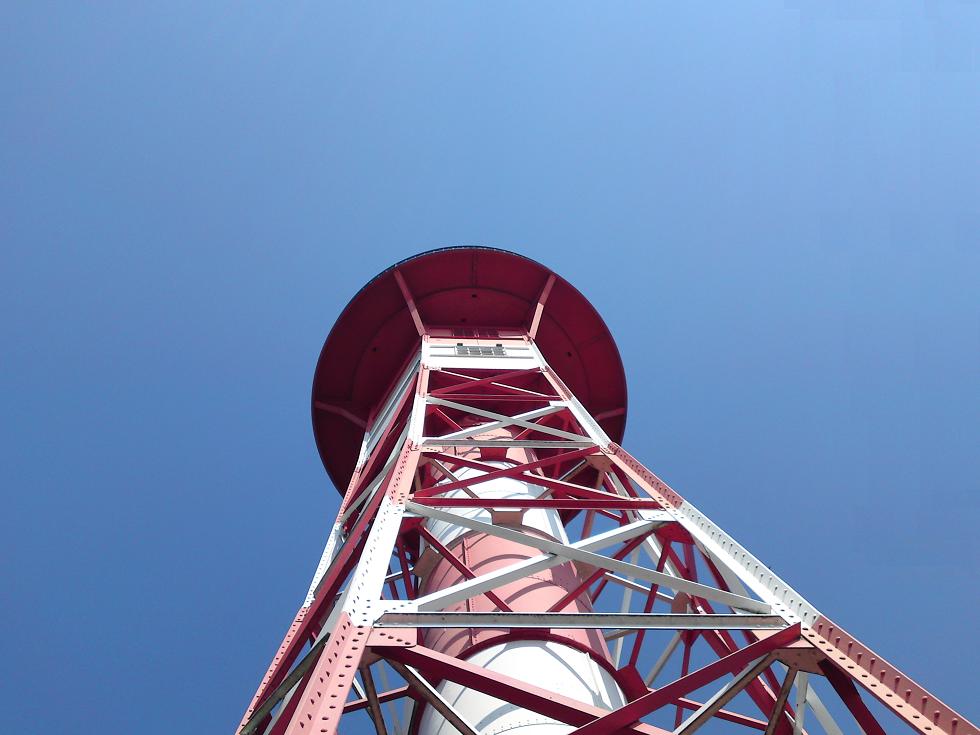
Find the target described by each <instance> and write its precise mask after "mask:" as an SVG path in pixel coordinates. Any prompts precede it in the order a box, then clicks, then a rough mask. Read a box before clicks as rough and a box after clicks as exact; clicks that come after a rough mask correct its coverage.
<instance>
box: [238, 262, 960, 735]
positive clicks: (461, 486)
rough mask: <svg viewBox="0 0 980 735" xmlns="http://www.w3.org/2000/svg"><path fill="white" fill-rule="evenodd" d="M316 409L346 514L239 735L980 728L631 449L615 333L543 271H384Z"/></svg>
mask: <svg viewBox="0 0 980 735" xmlns="http://www.w3.org/2000/svg"><path fill="white" fill-rule="evenodd" d="M312 402H313V405H312V410H313V431H314V435H315V437H316V443H317V447H318V449H319V452H320V457H321V459H322V460H323V464H324V466H325V468H326V470H327V472H328V474H329V475H330V478H331V479H332V480H333V482H334V484H335V485H336V486H337V488H339V489H340V490H341V493H342V500H341V503H340V510H339V512H338V515H337V519H336V521H335V523H334V524H333V527H332V528H331V529H329V535H328V537H327V542H326V548H325V549H324V552H323V556H322V558H321V559H320V562H319V565H318V566H317V568H316V572H315V574H314V576H313V581H312V583H311V585H310V588H309V591H308V592H307V594H306V597H305V599H304V600H303V602H302V604H301V605H300V608H299V611H298V612H297V613H296V617H295V619H294V620H293V622H292V624H291V625H290V626H289V629H288V631H287V632H286V636H285V638H284V639H283V642H282V645H281V646H280V647H279V650H278V651H277V652H276V653H275V656H274V657H273V659H272V663H271V664H270V665H269V668H268V670H267V672H266V674H265V676H264V677H263V678H262V681H261V683H260V684H259V688H258V691H257V692H256V693H255V696H254V697H253V699H252V702H251V704H250V705H249V707H248V709H247V711H246V713H245V716H244V718H243V719H242V722H241V725H240V726H239V728H238V730H237V733H238V735H253V734H254V735H284V734H285V735H299V734H301V733H302V734H307V733H318V734H319V733H328V734H332V733H337V732H341V733H351V734H357V733H369V732H376V733H377V734H378V735H388V734H390V735H453V734H455V733H461V734H462V735H501V734H504V735H564V734H566V733H574V735H609V734H611V733H637V734H640V733H642V734H644V735H665V734H666V733H685V734H687V733H693V732H696V731H698V730H701V731H702V732H704V733H740V732H744V733H751V732H756V733H765V735H773V734H775V733H778V734H779V735H799V734H800V733H827V735H841V734H843V733H847V734H848V735H850V734H851V733H865V734H866V735H880V734H881V733H886V732H887V733H892V732H903V731H905V732H908V731H912V732H918V733H922V734H923V735H925V734H926V733H928V734H929V735H977V733H978V729H977V727H976V726H975V725H973V724H972V723H970V722H969V721H967V720H966V719H965V718H964V717H962V716H961V715H959V714H957V713H956V712H955V711H953V710H952V709H951V708H950V707H948V706H947V705H946V704H944V703H943V702H942V701H941V700H939V699H938V698H937V697H936V696H935V695H933V694H932V693H930V692H929V691H927V690H926V689H924V688H923V687H922V686H921V685H919V684H917V683H916V682H915V681H913V680H912V679H910V678H909V677H908V676H906V675H905V674H903V673H902V672H901V671H899V670H898V669H897V668H896V667H895V666H893V665H892V664H890V663H888V661H887V660H885V659H884V658H882V657H881V656H880V655H878V654H877V653H875V652H874V651H872V650H871V649H869V648H868V647H867V646H865V645H864V644H862V643H861V642H860V641H858V640H857V639H855V638H854V637H853V636H852V635H850V634H849V633H848V632H847V631H846V630H844V629H843V628H841V627H840V626H839V625H837V623H835V622H833V621H832V620H830V619H829V618H827V617H826V616H825V615H824V614H823V613H821V612H820V611H818V610H817V609H816V608H814V607H813V605H811V604H810V603H808V602H807V601H806V600H805V599H804V598H803V597H802V596H801V595H800V594H799V593H798V592H796V591H795V590H794V589H793V588H792V587H790V586H789V585H788V584H787V583H786V582H784V581H783V580H782V579H780V578H779V577H777V576H776V575H775V574H774V573H773V572H772V570H771V569H769V568H768V567H766V565H765V564H763V563H762V562H760V561H759V560H758V559H757V558H755V557H754V556H753V555H752V554H751V553H750V552H749V551H748V550H747V549H746V548H745V547H744V546H742V545H741V544H740V543H739V542H737V541H736V540H735V539H733V538H732V537H731V536H729V535H728V534H727V533H726V532H725V531H724V530H722V529H721V528H720V527H718V526H717V525H716V524H714V523H713V522H712V521H711V520H710V519H709V518H708V517H707V516H705V515H704V514H703V513H702V512H701V511H700V510H698V509H697V508H696V507H695V506H693V505H692V504H691V503H690V502H689V501H688V500H686V499H685V498H683V497H682V496H681V495H680V494H679V493H678V492H676V491H675V490H673V489H672V488H670V487H668V486H667V485H666V484H665V483H664V482H663V481H662V480H660V479H659V478H658V477H657V476H656V475H655V474H653V472H651V471H650V470H648V469H647V468H646V467H644V466H643V465H642V464H640V463H639V462H638V461H637V460H636V459H634V458H633V456H632V455H631V454H629V453H628V452H627V451H626V450H625V449H623V447H622V446H620V442H621V441H622V437H623V431H624V428H625V425H626V404H627V401H626V381H625V377H624V373H623V366H622V362H621V360H620V357H619V352H618V350H617V348H616V345H615V343H614V342H613V339H612V336H611V335H610V333H609V330H608V329H607V327H606V325H605V323H604V322H603V320H602V319H601V317H600V316H599V315H598V313H597V312H596V311H595V309H594V308H593V307H592V305H591V304H590V303H589V302H588V301H587V300H586V299H585V298H584V297H583V296H582V294H580V293H579V292H578V291H577V290H576V289H575V288H574V287H573V286H572V285H571V284H569V283H568V282H567V281H565V280H563V279H562V278H561V277H560V276H559V275H557V274H556V273H554V272H552V271H550V270H549V269H548V268H546V267H544V266H542V265H540V264H538V263H536V262H534V261H531V260H529V259H527V258H524V257H522V256H520V255H517V254H515V253H510V252H505V251H501V250H493V249H488V248H449V249H444V250H436V251H432V252H428V253H423V254H421V255H418V256H415V257H413V258H410V259H408V260H405V261H402V262H401V263H398V264H397V265H394V266H392V267H391V268H389V269H388V270H386V271H384V272H383V273H381V274H380V275H378V276H377V277H376V278H374V279H373V280H372V281H371V282H370V283H368V284H367V285H365V286H364V287H363V288H362V289H361V290H360V292H358V293H357V295H356V296H355V297H354V298H353V299H352V300H351V302H350V303H349V304H348V305H347V307H346V309H345V310H344V312H343V313H342V314H341V315H340V318H339V319H338V320H337V323H336V324H335V325H334V327H333V329H332V330H331V332H330V335H329V336H328V338H327V341H326V344H325V345H324V347H323V352H322V353H321V355H320V359H319V362H318V363H317V367H316V373H315V375H314V379H313V396H312Z"/></svg>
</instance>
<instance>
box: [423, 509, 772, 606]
mask: <svg viewBox="0 0 980 735" xmlns="http://www.w3.org/2000/svg"><path fill="white" fill-rule="evenodd" d="M407 507H408V509H409V510H410V511H411V512H413V513H417V514H419V515H423V516H427V517H429V518H442V519H446V520H451V519H453V518H456V522H457V523H459V524H460V525H463V526H466V527H467V528H470V529H472V530H474V531H484V532H486V533H489V534H493V535H494V536H499V537H500V538H504V539H508V540H510V541H517V542H518V543H522V544H526V545H527V546H533V547H534V548H536V549H540V550H542V551H547V552H549V553H551V554H556V555H557V556H560V557H563V558H565V559H570V560H572V561H578V562H583V563H585V564H591V565H592V566H594V567H599V568H601V569H608V570H610V571H616V572H620V573H622V574H625V575H627V576H632V577H636V578H638V579H645V580H647V581H648V582H656V583H657V584H662V585H665V586H667V587H670V588H671V589H673V590H677V591H679V592H687V593H689V594H691V595H694V596H697V597H703V598H704V599H707V600H713V601H716V602H720V603H722V604H725V605H730V606H732V607H733V608H740V609H742V610H746V611H748V612H754V613H764V614H768V613H769V612H770V607H769V605H768V604H766V603H765V602H759V601H758V600H753V599H751V598H748V597H742V596H741V595H735V594H732V593H731V592H725V591H723V590H719V589H716V588H714V587H709V586H708V585H704V584H700V583H698V582H691V581H689V580H686V579H683V578H681V577H674V576H671V575H669V574H663V573H661V572H657V571H654V570H652V569H647V568H646V567H641V566H637V565H635V564H630V563H629V562H625V561H619V560H618V559H611V558H609V557H607V556H602V555H601V554H596V553H594V552H591V551H585V550H584V549H582V548H579V547H577V546H576V545H575V544H563V543H560V542H557V541H548V540H547V539H543V538H538V537H536V536H531V535H529V534H525V533H521V532H520V531H515V530H512V529H509V528H505V527H502V526H493V525H490V524H488V523H481V522H479V521H475V520H473V519H470V518H464V517H462V516H454V515H453V514H452V513H449V512H447V511H444V510H441V509H438V508H431V507H426V506H422V505H419V504H418V503H414V502H411V501H409V503H408V505H407Z"/></svg>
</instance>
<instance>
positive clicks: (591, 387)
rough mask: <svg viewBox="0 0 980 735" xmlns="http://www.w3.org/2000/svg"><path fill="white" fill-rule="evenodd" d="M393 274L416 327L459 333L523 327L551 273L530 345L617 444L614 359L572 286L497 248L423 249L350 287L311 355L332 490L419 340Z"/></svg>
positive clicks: (622, 389) (602, 328) (620, 378)
mask: <svg viewBox="0 0 980 735" xmlns="http://www.w3.org/2000/svg"><path fill="white" fill-rule="evenodd" d="M396 271H397V272H398V273H399V274H400V275H401V276H402V278H403V279H404V283H405V285H406V286H407V288H408V290H409V291H410V292H411V295H412V297H413V299H414V302H415V305H416V308H417V311H418V314H419V316H420V317H421V320H422V322H423V324H425V325H426V327H454V328H457V329H458V330H460V331H462V330H476V329H479V328H500V329H505V328H527V326H528V325H529V324H530V323H531V319H532V317H533V315H534V311H535V307H536V305H537V303H538V298H539V297H540V296H541V294H542V291H543V289H544V287H545V284H546V283H547V281H548V279H549V277H551V276H552V275H554V276H555V281H554V284H553V286H552V288H551V291H550V293H549V295H548V298H547V302H546V304H545V307H544V310H543V312H542V316H541V321H540V325H539V328H538V332H537V336H536V338H535V343H536V344H537V345H538V347H539V348H540V350H541V352H542V353H543V354H544V357H545V359H546V360H547V361H548V364H549V365H550V366H551V367H552V368H553V369H554V370H555V372H557V373H558V375H559V376H560V377H561V379H562V380H563V381H564V382H565V384H566V385H567V386H568V388H569V389H570V390H571V391H572V392H573V393H574V394H575V395H576V397H577V398H578V399H579V400H580V401H581V402H582V403H583V404H584V405H585V407H586V409H588V411H589V412H590V413H591V414H592V415H593V416H595V417H597V418H598V420H599V424H600V425H601V426H602V428H603V429H604V430H605V432H606V433H607V434H608V435H609V437H610V438H611V439H612V440H613V441H615V442H619V441H621V440H622V437H623V431H624V430H625V427H626V377H625V374H624V372H623V363H622V359H621V358H620V356H619V349H618V348H617V347H616V343H615V342H614V341H613V338H612V335H611V334H610V333H609V329H608V327H606V324H605V322H604V321H603V320H602V317H600V316H599V314H598V312H597V311H596V310H595V308H594V307H593V306H592V304H591V303H589V301H588V300H587V299H586V298H585V297H584V296H583V295H582V294H581V293H580V292H579V291H578V289H576V288H575V287H574V286H572V285H571V284H570V283H568V281H566V280H564V279H563V278H562V277H561V276H559V275H557V274H554V273H553V271H551V270H550V269H549V268H547V267H545V266H543V265H541V264H540V263H537V262H536V261H533V260H531V259H530V258H525V257H524V256H522V255H518V254H517V253H512V252H509V251H506V250H498V249H494V248H483V247H454V248H442V249H439V250H430V251H428V252H424V253H420V254H419V255H416V256H413V257H411V258H408V259H406V260H403V261H401V262H400V263H396V264H395V265H393V266H391V267H390V268H388V269H387V270H385V271H383V272H382V273H380V274H378V275H377V276H375V277H374V278H373V279H372V280H371V281H369V282H368V283H367V284H366V285H365V286H364V287H363V288H362V289H361V290H360V291H358V292H357V294H356V295H355V296H354V298H352V299H351V301H350V303H348V304H347V306H346V307H345V308H344V310H343V312H341V314H340V317H338V319H337V322H336V323H335V324H334V326H333V329H331V330H330V334H329V335H328V336H327V341H326V342H325V343H324V345H323V350H322V351H321V353H320V358H319V360H318V361H317V365H316V372H315V373H314V376H313V434H314V437H315V439H316V445H317V450H318V451H319V452H320V458H321V460H322V461H323V465H324V467H326V469H327V472H328V473H329V475H330V478H331V479H332V480H333V482H334V484H335V485H336V486H337V488H338V490H340V492H341V493H343V492H344V491H345V490H346V488H347V484H348V482H349V481H350V476H351V474H352V472H353V470H354V465H355V463H356V462H357V457H358V454H359V452H360V446H361V440H362V438H363V436H364V429H363V426H361V425H359V424H360V423H362V422H364V421H366V420H367V419H368V418H369V416H370V415H371V412H372V409H374V408H375V406H376V405H377V404H378V402H379V401H381V400H383V399H384V398H385V395H386V393H387V392H388V391H389V390H390V388H391V387H392V384H393V381H394V380H395V379H396V377H397V376H398V374H399V372H400V371H401V370H402V369H403V368H404V366H405V364H406V358H407V357H408V356H409V354H410V353H411V352H412V351H414V350H415V349H416V348H417V346H418V345H419V343H420V337H419V334H418V331H417V329H416V327H415V322H414V321H413V319H412V314H411V311H410V310H409V308H408V304H407V302H406V300H405V297H404V295H403V293H402V290H401V289H400V288H399V284H398V282H397V280H396V278H395V272H396ZM317 404H321V405H324V404H327V405H330V406H331V407H333V410H323V409H322V408H318V405H317ZM604 414H608V415H606V416H605V417H603V415H604Z"/></svg>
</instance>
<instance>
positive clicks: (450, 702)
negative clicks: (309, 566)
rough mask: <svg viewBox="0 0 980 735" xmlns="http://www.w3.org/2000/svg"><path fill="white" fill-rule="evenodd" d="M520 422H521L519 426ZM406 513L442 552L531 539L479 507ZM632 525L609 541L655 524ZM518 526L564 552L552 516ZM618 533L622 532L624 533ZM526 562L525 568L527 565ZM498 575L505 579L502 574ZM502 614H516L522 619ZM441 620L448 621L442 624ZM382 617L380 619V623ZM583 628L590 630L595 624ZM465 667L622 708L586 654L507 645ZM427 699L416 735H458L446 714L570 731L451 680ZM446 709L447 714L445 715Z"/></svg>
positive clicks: (516, 491) (511, 490)
mask: <svg viewBox="0 0 980 735" xmlns="http://www.w3.org/2000/svg"><path fill="white" fill-rule="evenodd" d="M446 403H448V402H446ZM482 413H483V414H489V415H485V418H490V419H495V420H496V421H497V422H498V423H499V422H500V421H501V419H506V417H500V416H498V415H496V414H492V413H490V412H482ZM511 423H516V424H517V425H521V424H522V422H521V421H518V422H513V421H512V422H511ZM523 423H527V422H526V421H524V422H523ZM499 425H500V426H504V425H507V424H503V423H500V424H499ZM494 428H496V427H494ZM437 441H438V440H437ZM470 441H472V440H470ZM490 464H492V465H493V466H494V467H500V468H503V467H506V466H508V465H506V463H503V462H496V463H490ZM455 474H456V476H457V477H459V478H460V479H469V478H472V477H476V476H479V475H483V474H486V472H485V471H483V470H477V469H471V468H460V469H459V470H458V471H456V472H455ZM545 492H546V491H545V488H543V487H540V486H538V485H534V484H532V483H530V482H522V481H520V480H517V479H515V478H509V477H508V478H497V479H495V480H489V481H487V482H481V483H479V484H477V485H474V486H472V487H471V488H470V493H466V492H464V491H463V490H457V491H450V492H447V493H446V494H445V497H464V496H466V495H468V494H472V493H475V494H477V495H478V496H479V497H481V498H519V499H535V498H538V497H540V496H542V495H543V494H544V493H545ZM410 507H411V510H412V512H416V513H418V514H419V515H422V516H423V517H425V519H426V521H425V523H426V527H427V528H428V530H429V531H430V532H431V533H432V534H433V536H435V537H436V538H437V539H439V541H440V542H441V543H443V544H444V545H446V546H448V545H449V544H450V543H452V542H453V541H454V540H456V539H458V538H459V537H460V536H462V535H464V534H467V533H472V532H474V531H476V532H480V531H483V532H486V531H487V529H488V528H489V529H491V530H492V532H493V533H494V535H497V536H501V535H503V533H504V532H506V533H507V534H509V535H508V536H505V537H506V538H510V539H511V540H520V541H522V542H523V540H525V539H528V538H531V536H530V535H528V534H526V533H523V532H521V531H518V530H515V529H512V528H504V527H502V526H499V525H493V524H492V516H491V513H490V511H489V510H487V509H484V508H457V509H453V510H437V509H433V508H427V507H424V506H421V505H417V504H414V503H413V504H411V506H410ZM638 525H639V528H636V529H633V528H630V527H629V526H626V527H623V528H619V529H616V531H618V532H619V533H618V534H617V533H615V532H614V533H611V534H608V535H609V537H610V538H611V537H613V536H617V535H618V536H623V535H627V536H628V535H629V534H631V533H632V534H638V533H642V532H643V531H644V530H649V528H650V527H651V526H652V525H654V524H653V522H650V521H646V522H642V523H640V524H638ZM521 527H522V528H523V529H525V530H528V529H534V530H535V531H538V532H540V533H543V534H546V535H547V537H548V538H550V539H553V540H554V541H553V542H552V543H554V544H555V545H556V546H557V548H560V549H568V548H570V545H569V542H568V536H567V535H566V533H565V528H564V525H563V524H562V522H561V517H560V515H559V513H558V511H556V510H550V509H545V508H534V509H530V510H527V511H525V513H524V515H523V520H522V526H521ZM624 528H625V529H626V530H625V533H624ZM589 541H591V542H592V544H593V545H594V546H595V547H596V548H602V547H603V546H604V545H606V544H603V542H602V541H596V540H594V539H588V540H587V542H589ZM532 548H534V545H532ZM565 561H566V559H565V558H563V557H560V556H555V555H552V554H547V555H544V556H539V557H534V558H533V559H529V560H527V561H525V562H522V563H518V564H515V565H511V567H517V568H518V569H519V571H518V573H517V576H516V577H515V578H520V577H526V576H528V575H529V574H531V573H532V571H533V570H534V569H535V568H547V567H550V566H556V565H557V564H560V563H564V562H565ZM528 562H531V563H530V564H529V563H528ZM500 572H503V573H504V574H503V575H501V574H500ZM512 573H513V572H512ZM486 576H493V577H494V578H495V580H496V582H495V583H494V584H493V585H492V586H496V584H498V583H501V582H502V581H503V579H504V578H505V577H506V576H507V570H506V569H504V570H499V571H498V572H497V573H496V574H493V575H485V577H481V578H477V580H473V581H478V580H480V579H483V580H484V581H485V578H486ZM462 586H463V585H456V586H455V588H452V589H455V590H456V591H457V593H458V592H459V588H460V587H462ZM452 589H451V590H442V591H440V592H439V593H436V597H437V599H436V601H435V603H434V604H433V603H432V602H431V601H430V602H429V603H426V602H425V600H424V599H423V600H417V601H415V604H414V610H413V611H411V613H413V614H416V615H417V614H418V613H417V611H418V610H425V609H428V610H432V609H435V610H438V609H440V608H442V607H444V606H445V605H448V604H450V603H449V602H448V601H447V594H446V593H449V594H451V593H452ZM472 594H475V591H474V590H473V589H469V590H467V591H464V592H462V595H463V597H461V598H460V599H465V598H466V597H469V596H471V595H472ZM440 596H441V597H440ZM430 597H431V596H430ZM403 614H404V613H403ZM423 614H425V613H423ZM430 614H438V613H430ZM503 614H504V615H520V613H503ZM447 615H448V616H450V617H447ZM451 615H452V614H444V615H443V617H442V619H440V621H437V624H439V625H441V626H443V627H444V626H445V625H446V623H447V622H449V620H450V619H451ZM546 616H547V617H548V618H550V619H551V624H552V625H553V626H554V627H559V622H558V620H557V619H558V618H560V617H561V616H560V615H556V614H551V615H546ZM383 617H384V616H382V618H381V619H380V620H383ZM379 622H380V621H379ZM584 622H585V623H586V624H588V623H591V622H594V621H584ZM578 625H582V622H579V623H578ZM469 662H470V663H473V664H476V665H478V666H483V667H485V668H487V669H489V670H490V671H493V672H496V673H499V674H503V675H506V676H512V677H514V678H517V679H521V680H523V681H529V682H530V683H534V684H535V685H537V686H544V687H547V688H548V689H551V690H552V691H556V692H562V694H564V695H565V696H569V697H573V698H576V699H579V700H580V701H583V702H587V703H589V704H593V705H598V706H602V707H605V708H607V709H612V708H614V707H619V706H622V705H623V704H625V703H626V700H625V698H624V697H623V694H622V692H621V691H620V689H619V687H618V686H617V685H616V682H615V680H614V679H613V677H612V676H611V675H610V674H609V673H608V672H607V671H606V670H605V669H603V668H602V667H601V666H600V665H599V664H597V663H596V662H595V661H594V660H593V659H592V658H591V657H590V656H589V655H588V654H586V653H583V652H581V651H578V650H576V649H574V648H571V647H569V646H565V645H561V644H559V643H555V642H553V641H546V640H523V641H510V642H507V643H504V644H501V645H498V646H494V647H492V648H489V649H486V650H484V651H480V652H477V653H476V654H474V655H473V656H471V657H470V658H469ZM529 674H530V676H529ZM532 679H533V681H532ZM433 695H434V696H435V697H436V699H435V702H434V704H433V705H430V706H428V707H426V708H425V710H424V712H423V714H422V718H421V722H420V725H419V734H420V735H450V733H451V734H452V735H457V734H458V733H459V728H458V727H456V726H454V725H453V724H452V723H451V722H450V721H448V720H447V719H446V718H445V717H444V714H443V713H446V712H448V713H449V714H450V715H457V716H458V717H459V718H460V719H461V720H462V722H464V723H466V725H467V726H469V727H472V729H473V730H475V731H476V732H478V733H480V735H499V734H500V733H507V734H508V735H564V734H565V733H568V732H571V731H572V730H573V729H574V728H573V727H571V726H569V725H566V724H564V723H561V722H559V721H557V720H553V719H551V718H548V717H544V716H542V715H539V714H537V713H535V712H531V711H529V710H525V709H522V708H520V707H518V706H517V705H514V704H510V703H508V702H503V701H501V700H499V699H495V698H493V697H490V696H489V695H487V694H483V693H482V692H479V691H477V690H475V689H468V688H465V687H462V686H460V685H459V684H457V683H455V682H452V681H445V682H443V683H442V684H440V685H439V687H438V690H437V691H436V692H434V693H433ZM436 705H438V706H436ZM446 708H449V709H448V710H447V709H446ZM440 709H442V710H443V713H440V711H439V710H440Z"/></svg>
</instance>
